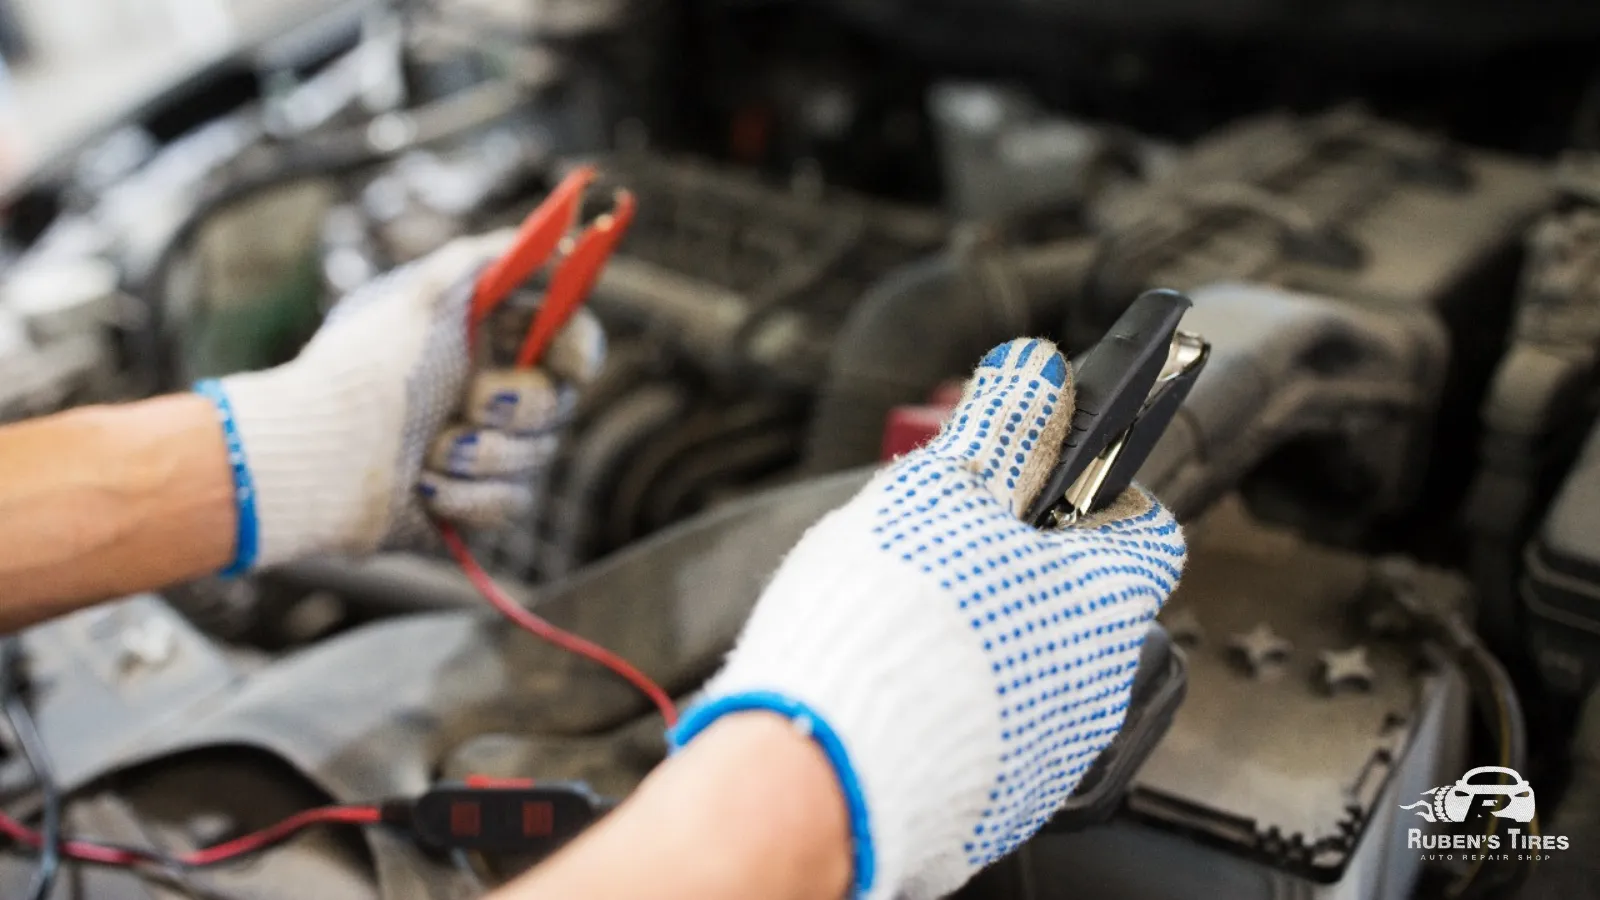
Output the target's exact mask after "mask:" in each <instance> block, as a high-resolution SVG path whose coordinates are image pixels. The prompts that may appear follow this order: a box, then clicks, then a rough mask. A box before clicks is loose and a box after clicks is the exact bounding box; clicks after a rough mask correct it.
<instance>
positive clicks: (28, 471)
mask: <svg viewBox="0 0 1600 900" xmlns="http://www.w3.org/2000/svg"><path fill="white" fill-rule="evenodd" d="M235 527H236V520H235V512H234V502H233V477H232V471H231V468H230V466H229V464H228V459H227V451H226V449H225V446H224V444H223V440H222V433H221V429H220V428H219V427H218V424H217V419H216V412H215V409H214V408H213V407H212V405H211V404H210V402H209V401H207V400H205V399H204V398H201V397H195V396H174V397H162V398H158V399H155V400H147V401H144V402H141V403H134V404H129V405H126V406H115V407H89V408H85V409H80V410H74V411H71V412H67V413H62V414H60V415H56V416H50V417H47V418H44V419H39V420H35V421H31V422H24V423H21V424H18V425H13V426H9V427H6V428H0V585H3V586H4V588H3V590H0V631H11V630H14V629H17V628H20V627H23V626H25V625H29V624H32V623H34V622H37V621H40V620H42V619H45V618H49V617H50V616H54V615H58V614H61V613H64V612H68V611H70V610H73V609H77V608H79V607H81V606H84V605H87V604H88V603H91V602H94V601H96V600H101V599H105V598H107V597H112V596H117V595H121V594H126V593H130V592H134V591H139V590H147V589H150V588H155V587H160V586H162V585H166V584H170V583H173V582H175V581H181V580H183V579H185V578H190V577H193V576H196V575H200V574H203V573H206V572H211V571H216V570H218V569H220V568H222V567H223V566H225V565H226V564H227V562H228V560H229V559H230V558H231V554H232V552H233V544H234V532H235Z"/></svg>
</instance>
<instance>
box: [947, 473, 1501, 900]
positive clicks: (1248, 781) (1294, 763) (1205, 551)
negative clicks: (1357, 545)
mask: <svg viewBox="0 0 1600 900" xmlns="http://www.w3.org/2000/svg"><path fill="white" fill-rule="evenodd" d="M1190 535H1191V556H1190V560H1189V564H1188V566H1187V567H1186V570H1185V572H1184V578H1183V582H1182V584H1181V585H1180V586H1179V588H1178V590H1177V592H1176V594H1174V596H1173V598H1172V600H1171V602H1170V603H1169V604H1168V606H1167V608H1166V609H1165V610H1164V611H1163V613H1162V620H1163V622H1164V623H1165V624H1166V627H1167V629H1168V631H1169V633H1170V634H1171V635H1172V638H1173V640H1175V641H1177V642H1178V643H1179V644H1180V646H1184V647H1185V648H1186V651H1185V652H1186V657H1187V660H1188V666H1189V692H1188V698H1187V699H1186V700H1185V702H1184V704H1183V705H1182V706H1181V707H1180V708H1179V709H1178V712H1177V715H1176V717H1175V718H1174V720H1173V723H1172V726H1171V729H1170V730H1169V731H1168V732H1167V735H1166V737H1165V738H1164V739H1163V740H1162V742H1161V743H1160V744H1159V745H1158V746H1157V747H1156V748H1155V750H1154V751H1153V752H1152V754H1151V756H1150V758H1149V759H1148V761H1147V762H1146V763H1145V765H1144V767H1143V768H1142V769H1141V770H1140V771H1139V773H1138V774H1137V775H1136V776H1135V778H1134V783H1133V787H1132V789H1131V790H1130V793H1129V795H1128V797H1127V799H1126V802H1125V805H1124V806H1123V808H1122V809H1121V811H1120V812H1119V813H1118V814H1117V816H1116V817H1114V818H1113V819H1112V821H1111V822H1110V823H1109V824H1107V825H1105V826H1102V827H1098V828H1091V829H1087V830H1083V831H1079V832H1073V833H1062V834H1052V833H1050V832H1049V831H1048V830H1046V831H1045V832H1044V833H1042V834H1040V835H1039V836H1037V837H1036V838H1035V839H1034V840H1032V841H1031V842H1029V844H1028V845H1027V846H1026V847H1025V851H1024V852H1023V853H1021V854H1018V855H1017V856H1016V857H1015V858H1014V859H1013V860H1010V861H1008V862H1005V863H1002V864H1000V866H999V867H997V871H995V872H994V873H992V874H986V875H985V876H983V877H981V878H980V879H978V880H977V881H975V882H974V883H973V884H972V885H971V886H970V887H969V888H968V889H967V890H966V891H964V892H963V893H961V894H959V895H957V896H958V897H960V898H961V900H990V898H994V900H999V898H1002V897H1014V896H1019V894H1018V893H1017V892H1016V891H1015V885H1016V884H1018V883H1023V884H1029V885H1031V886H1032V888H1031V890H1032V893H1031V894H1029V893H1023V894H1020V896H1030V897H1034V898H1037V900H1076V898H1081V897H1095V898H1100V900H1168V898H1170V900H1179V898H1184V900H1187V898H1193V897H1227V898H1229V900H1252V898H1262V900H1266V898H1283V897H1302V898H1313V897H1315V898H1341V900H1343V898H1349V900H1403V898H1407V897H1409V896H1411V892H1412V890H1413V889H1414V887H1415V885H1416V883H1417V880H1418V878H1419V877H1420V875H1421V871H1422V866H1423V862H1422V860H1421V858H1420V854H1418V853H1417V852H1415V851H1413V850H1408V849H1407V838H1408V835H1407V829H1410V828H1417V827H1422V828H1429V827H1431V826H1428V825H1427V824H1426V823H1424V821H1423V820H1422V819H1421V818H1418V817H1417V816H1415V815H1414V814H1412V813H1410V812H1406V811H1404V810H1402V809H1400V807H1401V806H1402V805H1403V804H1405V803H1407V802H1410V801H1411V800H1413V799H1414V798H1416V797H1417V796H1419V795H1420V794H1421V793H1422V792H1423V791H1426V790H1428V789H1429V788H1432V787H1433V786H1435V785H1438V784H1448V783H1451V782H1453V781H1454V780H1455V779H1456V777H1457V776H1459V775H1460V773H1461V772H1462V771H1464V769H1465V760H1464V758H1463V757H1462V753H1463V752H1464V748H1465V746H1466V743H1467V742H1466V735H1467V730H1466V729H1467V722H1468V686H1467V682H1466V679H1465V677H1464V675H1463V673H1462V672H1461V671H1460V669H1459V668H1457V667H1456V666H1455V665H1454V664H1453V663H1451V662H1449V661H1447V660H1444V659H1442V658H1441V657H1440V655H1439V654H1437V653H1436V652H1434V651H1433V650H1432V649H1431V648H1430V647H1428V646H1427V645H1426V644H1423V643H1420V642H1418V641H1417V640H1415V639H1414V638H1408V637H1403V636H1401V635H1400V634H1399V633H1397V632H1394V631H1392V630H1391V629H1389V628H1387V627H1380V625H1379V623H1380V622H1382V617H1381V616H1379V615H1378V614H1377V610H1379V609H1380V608H1382V603H1383V601H1382V600H1381V599H1380V598H1382V597H1385V596H1388V597H1391V598H1392V597H1393V596H1394V595H1395V593H1394V592H1398V591H1411V592H1415V596H1418V597H1422V598H1425V600H1426V601H1427V602H1429V603H1437V604H1440V605H1442V606H1445V607H1446V608H1456V609H1461V608H1463V607H1464V605H1465V604H1466V603H1467V601H1468V598H1469V596H1470V589H1469V587H1468V585H1467V584H1466V583H1465V581H1464V580H1463V579H1461V578H1459V577H1458V576H1456V575H1454V574H1451V573H1446V572H1442V571H1436V570H1432V569H1428V568H1425V567H1422V566H1419V565H1417V564H1414V563H1411V562H1409V561H1405V560H1394V559H1385V560H1378V559H1373V558H1371V557H1364V556H1361V555H1358V554H1353V553H1349V552H1346V551H1342V550H1335V549H1331V548H1328V547H1324V546H1319V545H1315V544H1312V543H1309V542H1307V541H1305V540H1304V539H1302V538H1300V537H1299V536H1297V535H1295V534H1294V533H1292V532H1289V531H1287V530H1283V529H1277V528H1267V527H1264V526H1262V525H1260V524H1258V523H1257V522H1255V521H1253V520H1251V519H1249V518H1248V516H1247V515H1246V514H1244V513H1243V512H1242V511H1241V509H1240V504H1238V503H1237V502H1235V501H1227V502H1224V503H1223V504H1222V505H1220V506H1218V507H1217V508H1216V509H1214V510H1213V512H1212V513H1211V514H1209V515H1208V516H1207V517H1205V518H1203V519H1202V520H1200V521H1199V522H1197V523H1196V524H1195V525H1194V526H1192V527H1191V529H1190ZM1153 862H1154V863H1155V864H1152V863H1153ZM1001 882H1005V884H1001Z"/></svg>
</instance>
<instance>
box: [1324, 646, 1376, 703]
mask: <svg viewBox="0 0 1600 900" xmlns="http://www.w3.org/2000/svg"><path fill="white" fill-rule="evenodd" d="M1317 659H1318V660H1319V661H1320V662H1321V663H1322V689H1323V690H1324V691H1327V692H1328V693H1330V694H1332V693H1336V692H1338V691H1340V690H1353V691H1370V690H1372V682H1373V679H1374V678H1375V677H1376V675H1375V673H1374V672H1373V671H1372V664H1371V663H1369V662H1368V661H1367V648H1366V647H1363V646H1361V645H1360V644H1357V645H1355V646H1354V647H1350V648H1349V649H1347V650H1324V651H1322V652H1321V653H1319V654H1318V655H1317Z"/></svg>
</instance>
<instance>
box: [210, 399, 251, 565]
mask: <svg viewBox="0 0 1600 900" xmlns="http://www.w3.org/2000/svg"><path fill="white" fill-rule="evenodd" d="M194 392H195V393H197V394H199V395H200V396H202V397H205V398H206V399H207V400H210V401H211V403H212V405H214V406H215V407H216V408H217V421H218V422H220V423H221V424H222V439H223V441H224V442H225V443H226V444H227V446H228V465H229V466H230V467H231V468H232V469H233V502H234V507H235V509H236V510H237V512H238V517H237V518H238V523H239V525H238V530H237V532H236V534H235V537H234V545H233V546H234V548H235V549H234V554H233V562H232V563H229V564H228V567H227V568H225V569H223V570H222V572H221V575H222V577H223V578H237V577H239V576H240V575H243V574H244V573H246V572H248V571H250V567H251V566H253V565H255V561H256V556H257V554H258V553H259V552H260V549H261V522H260V520H259V519H257V517H256V490H255V485H254V483H253V482H252V481H251V479H250V467H249V465H247V464H246V461H245V458H244V442H243V440H242V439H241V438H240V437H239V425H238V423H237V422H236V421H235V420H234V417H233V404H231V403H229V402H228V395H227V393H226V392H225V391H224V390H223V389H222V383H221V382H220V381H216V380H214V379H212V380H207V381H201V382H197V383H196V384H195V386H194Z"/></svg>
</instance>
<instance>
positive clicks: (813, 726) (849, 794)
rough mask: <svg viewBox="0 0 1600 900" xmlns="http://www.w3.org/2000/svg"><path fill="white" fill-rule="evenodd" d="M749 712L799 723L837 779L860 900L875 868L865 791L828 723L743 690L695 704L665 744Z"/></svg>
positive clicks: (674, 745)
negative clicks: (846, 815) (772, 714)
mask: <svg viewBox="0 0 1600 900" xmlns="http://www.w3.org/2000/svg"><path fill="white" fill-rule="evenodd" d="M754 710H766V711H768V712H775V713H777V714H778V715H781V716H786V717H788V718H790V719H793V720H794V721H795V722H796V723H798V724H801V725H803V726H804V727H805V728H806V730H807V732H808V733H809V734H810V735H811V738H812V740H814V741H816V742H817V746H819V747H821V748H822V752H823V754H824V755H825V756H827V758H828V764H829V765H831V766H833V774H834V776H835V777H836V778H838V779H839V789H840V790H841V791H842V792H843V793H844V802H845V806H846V808H848V809H849V811H850V842H851V844H852V855H853V858H854V859H853V861H854V866H855V892H854V894H853V896H855V897H865V896H866V895H867V891H868V890H870V889H871V887H872V881H873V877H874V875H875V874H876V872H875V868H876V865H877V859H876V857H875V855H874V853H873V849H872V829H871V825H870V822H869V821H868V818H867V799H866V793H865V792H864V791H863V790H862V789H861V779H860V778H858V777H857V776H856V770H855V767H854V766H853V765H851V764H850V755H849V754H848V753H846V752H845V748H844V742H843V741H841V740H840V739H839V735H838V733H837V732H835V731H834V730H833V727H832V726H831V725H829V724H828V722H827V720H826V719H824V718H822V716H820V715H818V714H817V713H816V711H814V710H813V709H811V707H809V706H807V705H805V704H804V703H801V702H800V701H798V700H792V699H790V698H788V697H785V696H783V695H782V694H779V693H776V692H774V691H745V692H743V693H739V694H729V695H727V696H725V697H717V698H716V699H713V700H710V701H703V702H701V703H697V704H695V705H694V706H693V707H691V708H690V709H689V710H688V712H686V713H684V716H683V718H682V719H681V720H679V722H678V724H677V725H676V726H675V727H673V728H672V730H670V731H668V732H667V745H668V746H669V747H670V748H671V751H672V752H674V753H676V752H677V751H679V750H681V749H683V747H684V745H686V744H688V743H689V741H691V740H693V739H694V737H695V736H696V735H698V734H699V733H700V732H702V731H705V730H706V728H707V727H709V726H710V725H711V723H713V722H715V721H717V720H718V719H720V718H722V717H723V716H726V715H729V714H731V713H738V712H750V711H754Z"/></svg>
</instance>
